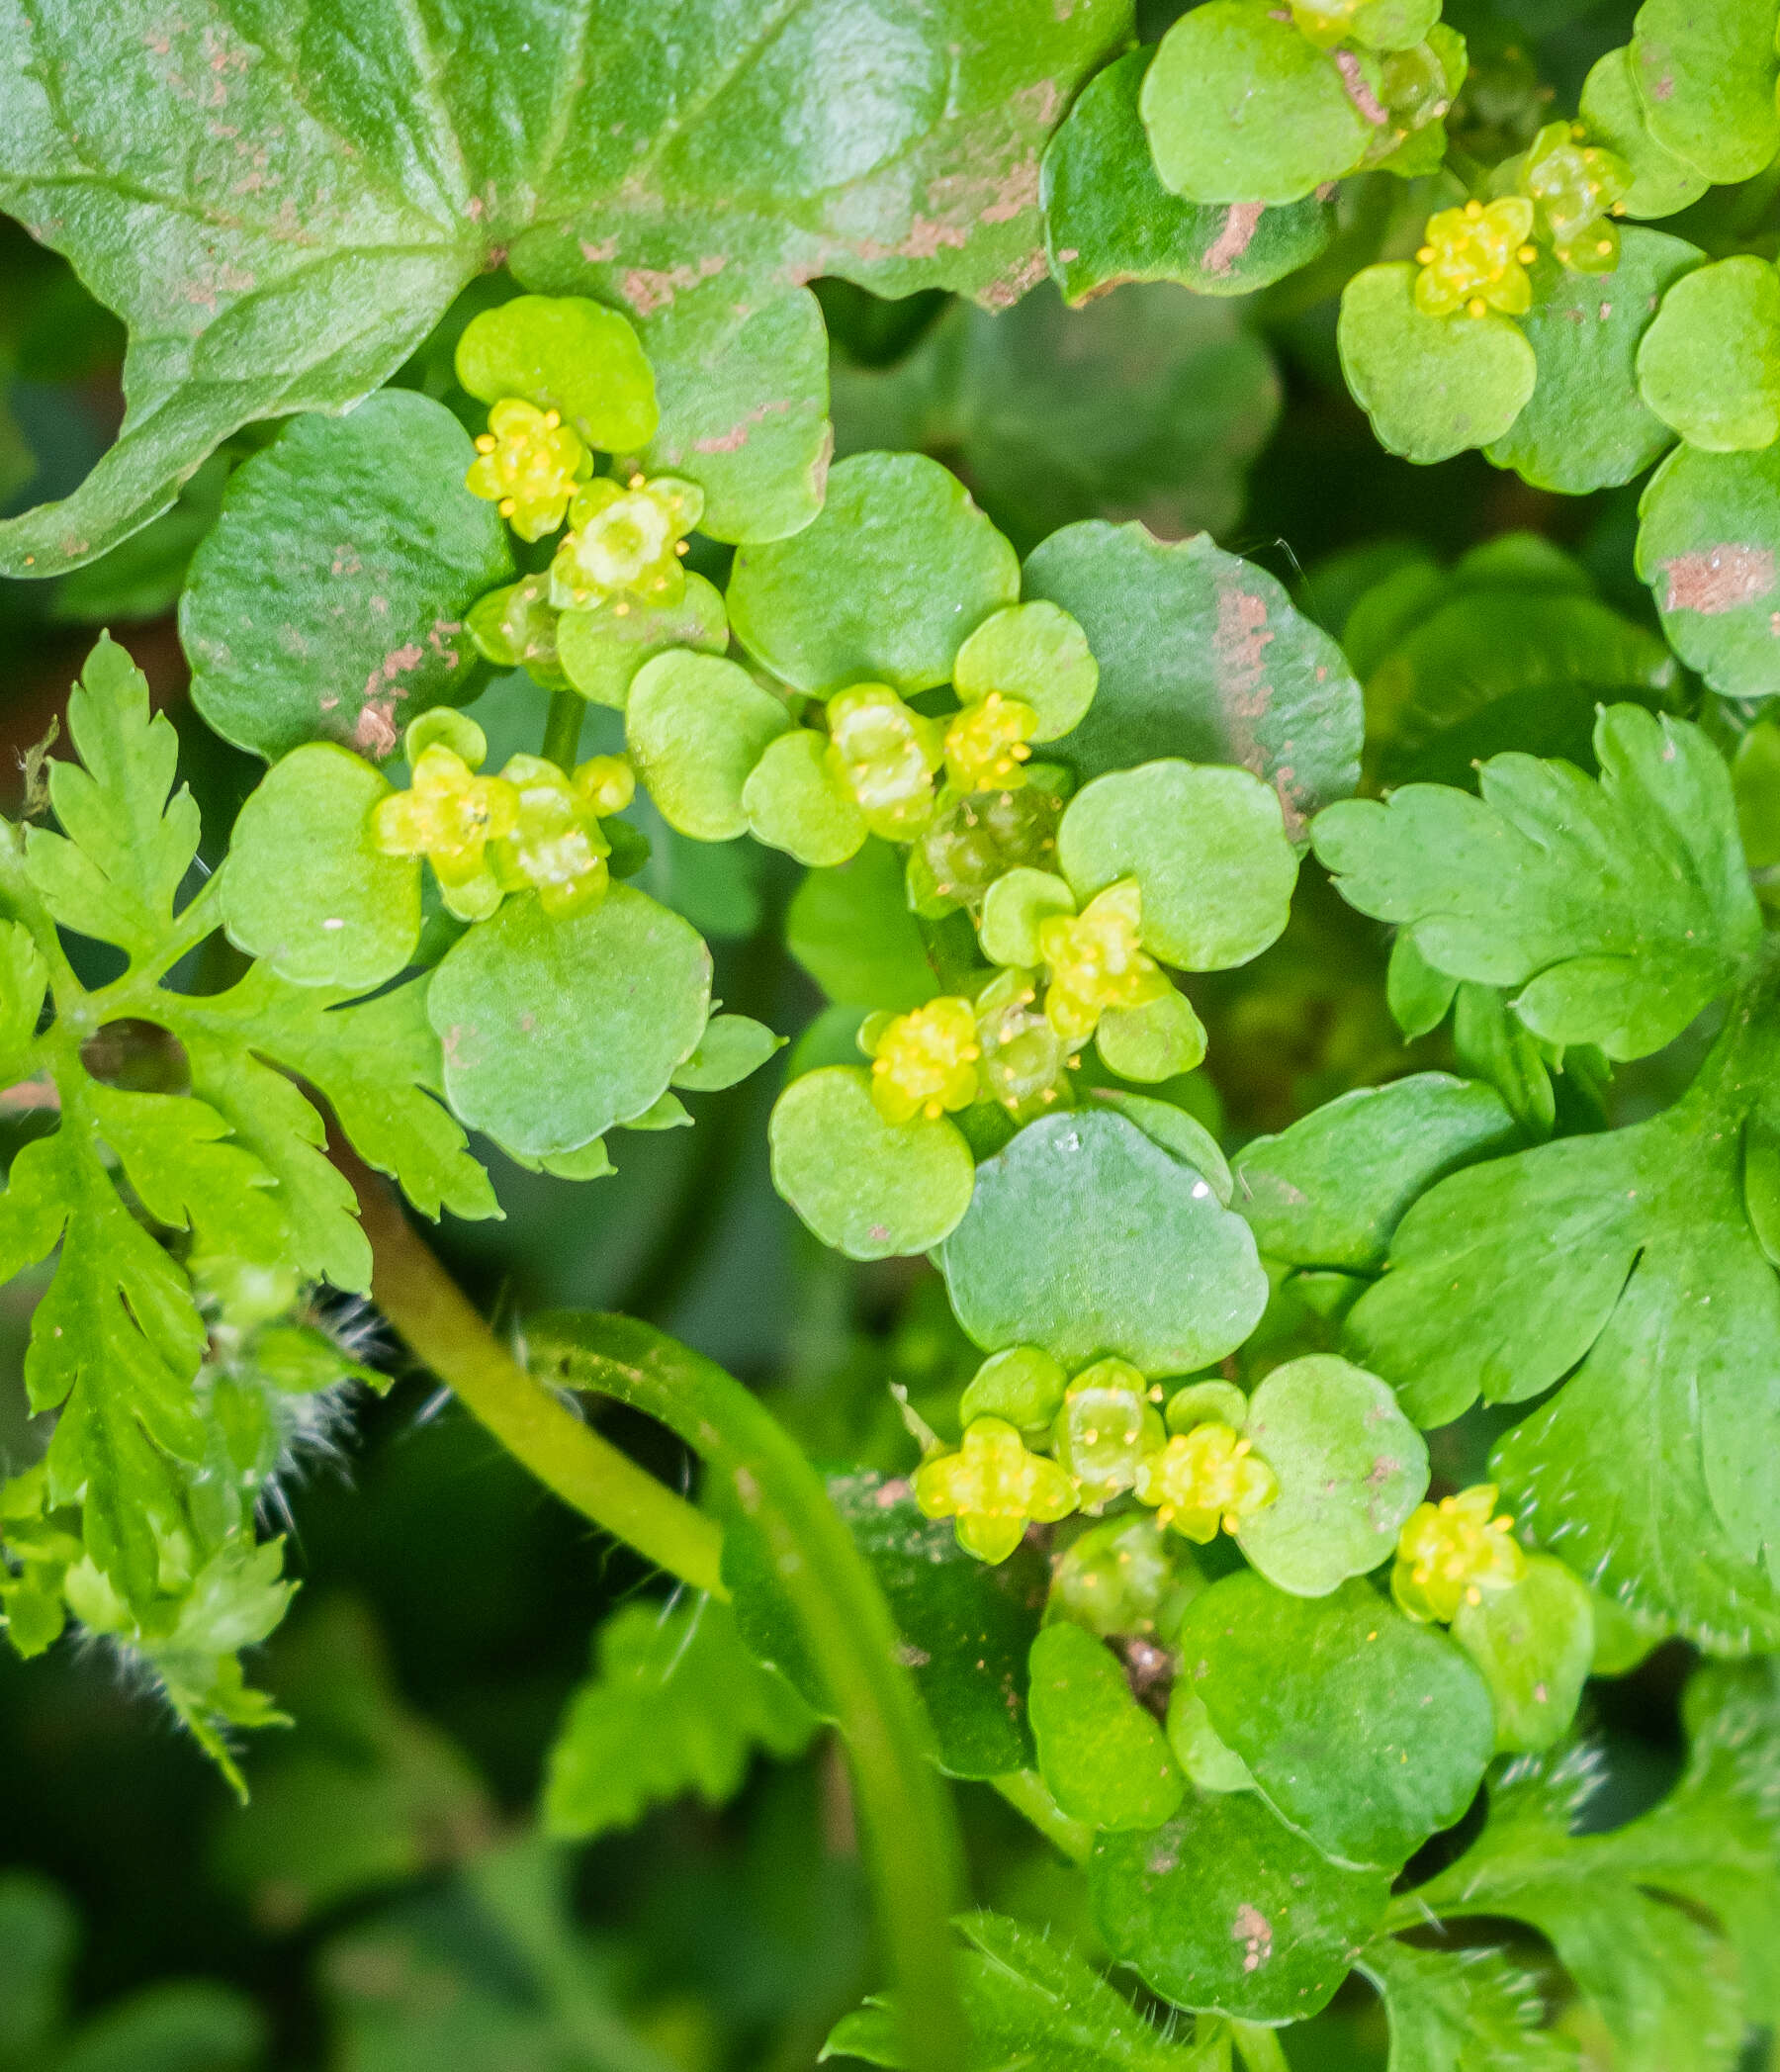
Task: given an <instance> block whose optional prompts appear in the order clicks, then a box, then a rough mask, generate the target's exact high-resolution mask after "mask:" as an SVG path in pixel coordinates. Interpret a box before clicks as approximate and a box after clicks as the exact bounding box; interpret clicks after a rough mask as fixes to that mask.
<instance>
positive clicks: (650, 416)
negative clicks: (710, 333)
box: [453, 295, 661, 453]
mask: <svg viewBox="0 0 1780 2072" xmlns="http://www.w3.org/2000/svg"><path fill="white" fill-rule="evenodd" d="M453 357H454V364H455V366H456V370H457V378H458V380H459V381H460V382H461V383H462V384H463V385H464V387H465V388H466V389H468V390H469V392H470V394H471V395H472V396H475V397H477V398H479V399H480V400H481V401H482V402H484V403H498V402H499V401H500V400H501V398H502V397H506V396H517V397H519V398H520V399H521V400H522V401H524V402H526V403H529V404H531V405H534V406H535V407H536V408H538V409H541V410H549V409H555V410H559V411H561V413H562V415H563V417H564V418H565V419H566V420H567V422H569V423H570V424H572V425H574V427H575V429H576V430H577V431H578V432H579V433H580V435H581V437H582V438H583V439H585V440H586V442H587V444H588V445H589V446H596V447H600V448H603V449H604V451H606V452H607V453H637V452H640V451H641V449H642V448H643V447H644V446H645V445H646V444H647V443H648V442H649V440H650V439H652V438H653V437H654V436H655V430H656V426H657V425H658V424H659V423H660V422H661V412H660V411H659V410H658V409H657V407H656V393H655V377H654V375H653V374H652V373H651V372H650V366H649V361H648V359H647V357H646V356H645V354H644V351H643V347H642V345H641V343H640V342H639V340H638V338H637V334H636V331H635V330H634V329H633V328H632V327H631V325H630V323H629V321H628V320H627V319H626V318H625V317H623V316H620V315H619V314H618V312H617V311H616V310H605V309H601V308H600V306H599V304H597V303H596V302H592V301H590V300H589V299H588V298H587V297H586V296H565V297H561V298H558V297H555V296H548V295H518V296H515V297H514V298H513V300H512V301H511V302H505V303H500V304H498V305H497V306H496V307H495V308H494V309H492V310H484V311H482V312H481V313H480V314H479V315H475V316H473V317H471V319H470V321H469V322H468V323H467V324H466V325H465V326H464V329H463V333H462V335H461V336H460V337H459V339H458V342H457V350H456V353H455V354H454V356H453Z"/></svg>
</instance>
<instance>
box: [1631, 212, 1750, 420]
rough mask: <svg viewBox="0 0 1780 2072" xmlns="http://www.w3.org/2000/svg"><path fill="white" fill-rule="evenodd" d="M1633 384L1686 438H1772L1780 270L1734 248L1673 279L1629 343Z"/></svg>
mask: <svg viewBox="0 0 1780 2072" xmlns="http://www.w3.org/2000/svg"><path fill="white" fill-rule="evenodd" d="M1638 386H1639V391H1640V393H1641V394H1642V395H1643V397H1644V400H1645V402H1646V404H1647V405H1649V407H1650V408H1651V409H1652V410H1654V411H1655V413H1656V414H1657V416H1658V417H1660V418H1661V419H1662V420H1663V422H1664V423H1665V424H1670V425H1673V427H1674V428H1675V430H1676V431H1678V432H1679V433H1680V434H1681V436H1682V437H1683V438H1684V439H1685V440H1686V441H1687V443H1688V444H1689V445H1690V446H1703V447H1705V448H1707V450H1708V451H1710V452H1713V453H1736V452H1745V451H1747V452H1753V451H1755V450H1756V449H1758V448H1760V447H1763V446H1771V445H1772V444H1773V443H1774V441H1775V439H1776V438H1780V274H1776V273H1775V271H1774V269H1773V267H1772V266H1770V265H1769V264H1768V262H1767V261H1766V260H1765V259H1757V258H1755V257H1753V256H1752V255H1751V254H1748V253H1744V254H1742V255H1741V256H1739V257H1737V258H1734V259H1721V260H1719V261H1718V263H1717V264H1716V265H1712V266H1700V267H1696V268H1695V269H1694V271H1692V272H1691V273H1688V274H1686V275H1684V276H1683V278H1682V279H1680V280H1678V281H1676V282H1675V283H1674V284H1673V286H1671V287H1670V289H1669V290H1668V292H1667V294H1665V295H1664V296H1663V298H1662V307H1661V309H1659V310H1658V311H1657V312H1656V315H1654V316H1653V317H1652V318H1651V319H1650V326H1649V328H1648V330H1646V332H1645V335H1644V342H1643V343H1642V344H1641V345H1640V346H1639V348H1638Z"/></svg>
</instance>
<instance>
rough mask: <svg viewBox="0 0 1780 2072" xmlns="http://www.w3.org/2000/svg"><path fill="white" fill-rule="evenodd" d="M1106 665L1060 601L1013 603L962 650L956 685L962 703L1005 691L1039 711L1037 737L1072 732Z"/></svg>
mask: <svg viewBox="0 0 1780 2072" xmlns="http://www.w3.org/2000/svg"><path fill="white" fill-rule="evenodd" d="M1099 681H1100V664H1099V663H1097V662H1096V661H1095V659H1094V657H1093V655H1092V654H1091V653H1090V652H1089V647H1088V637H1087V635H1086V634H1085V633H1084V632H1083V631H1082V629H1081V627H1080V626H1078V625H1077V624H1076V622H1075V620H1074V619H1072V618H1071V617H1070V616H1069V614H1068V612H1066V611H1062V610H1059V609H1058V607H1057V606H1056V605H1055V604H1045V603H1036V604H1011V605H1010V606H1009V607H1008V608H1007V610H1006V611H997V612H992V613H991V614H990V616H989V617H988V618H986V619H985V620H984V621H983V623H982V624H981V625H980V626H979V627H978V628H977V629H976V631H975V632H974V633H973V634H971V636H970V637H969V639H968V640H966V641H965V643H964V645H963V646H962V647H961V648H960V649H959V650H958V655H957V660H956V662H955V663H954V665H953V668H952V684H953V687H954V688H955V689H956V691H957V693H958V697H959V700H960V702H962V703H966V704H968V703H970V702H971V701H972V700H974V699H977V698H986V697H990V696H992V695H993V694H994V693H995V692H997V691H1000V693H1001V694H1002V696H1003V697H1008V698H1019V699H1020V701H1021V702H1022V703H1023V704H1025V705H1030V706H1031V708H1032V710H1033V711H1034V712H1035V713H1036V714H1037V715H1038V731H1037V733H1036V734H1035V735H1034V736H1033V739H1034V740H1037V741H1054V740H1055V739H1056V738H1057V736H1058V735H1059V734H1067V733H1068V732H1069V730H1070V729H1071V727H1073V726H1076V725H1077V724H1078V723H1079V722H1080V720H1081V718H1082V715H1083V714H1084V713H1085V712H1086V711H1087V710H1088V708H1089V706H1090V705H1092V704H1093V703H1094V689H1095V685H1096V684H1097V683H1098V682H1099Z"/></svg>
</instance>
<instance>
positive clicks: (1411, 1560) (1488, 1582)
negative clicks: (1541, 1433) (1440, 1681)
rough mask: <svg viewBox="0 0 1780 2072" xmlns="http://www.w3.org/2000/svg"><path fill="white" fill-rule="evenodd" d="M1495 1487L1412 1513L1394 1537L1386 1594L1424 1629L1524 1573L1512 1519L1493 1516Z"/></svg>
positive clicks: (1452, 1616) (1472, 1489)
mask: <svg viewBox="0 0 1780 2072" xmlns="http://www.w3.org/2000/svg"><path fill="white" fill-rule="evenodd" d="M1495 1506H1496V1487H1495V1485H1494V1484H1493V1483H1477V1484H1475V1485H1473V1486H1472V1487H1470V1488H1468V1489H1464V1490H1461V1491H1460V1493H1459V1494H1458V1495H1456V1496H1443V1497H1442V1498H1441V1499H1440V1501H1439V1502H1438V1503H1424V1504H1422V1505H1421V1506H1420V1507H1419V1508H1418V1509H1417V1510H1415V1511H1414V1512H1413V1513H1412V1514H1411V1516H1410V1518H1409V1520H1408V1522H1407V1523H1406V1524H1405V1525H1404V1527H1403V1530H1402V1532H1401V1534H1400V1535H1399V1536H1398V1539H1397V1558H1396V1566H1395V1568H1394V1569H1393V1570H1392V1571H1391V1577H1390V1592H1391V1595H1392V1596H1393V1597H1394V1598H1395V1599H1396V1601H1397V1603H1398V1605H1399V1606H1400V1607H1401V1608H1402V1609H1403V1610H1404V1611H1405V1612H1407V1613H1408V1615H1409V1617H1410V1618H1412V1619H1415V1620H1417V1621H1418V1622H1419V1623H1421V1624H1423V1625H1431V1624H1434V1623H1436V1622H1438V1623H1439V1624H1441V1625H1443V1626H1450V1625H1451V1624H1452V1622H1453V1621H1454V1620H1455V1619H1456V1618H1457V1617H1458V1616H1459V1611H1460V1607H1461V1606H1462V1605H1465V1604H1480V1603H1481V1602H1482V1601H1483V1597H1484V1594H1485V1592H1494V1591H1497V1590H1509V1589H1512V1588H1513V1587H1514V1585H1515V1584H1516V1583H1517V1582H1519V1581H1520V1580H1521V1578H1522V1577H1524V1576H1525V1575H1526V1573H1527V1557H1526V1554H1525V1553H1524V1552H1523V1550H1522V1548H1521V1544H1520V1542H1519V1541H1518V1540H1517V1539H1515V1537H1514V1520H1513V1519H1512V1518H1509V1517H1504V1516H1498V1515H1496V1507H1495Z"/></svg>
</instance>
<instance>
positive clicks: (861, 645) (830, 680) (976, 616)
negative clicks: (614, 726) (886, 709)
mask: <svg viewBox="0 0 1780 2072" xmlns="http://www.w3.org/2000/svg"><path fill="white" fill-rule="evenodd" d="M1019 594H1020V566H1019V563H1018V562H1017V561H1016V559H1015V555H1014V550H1013V548H1012V547H1010V546H1009V545H1008V543H1007V541H1006V540H1005V539H1003V538H1002V536H1001V534H1000V533H999V532H997V531H996V529H995V527H994V526H993V525H991V524H990V522H989V520H988V519H987V518H985V517H984V516H983V514H982V512H981V511H980V510H978V509H977V507H976V505H975V504H974V503H973V502H972V501H971V500H970V496H969V495H968V493H967V492H966V491H965V489H964V486H963V484H962V483H960V482H958V481H957V480H956V478H955V477H953V476H951V475H950V474H948V473H947V472H946V470H945V469H943V468H941V467H940V466H939V465H938V463H937V462H936V461H931V460H928V459H927V458H926V457H925V455H922V454H918V453H861V454H857V455H855V456H854V457H853V458H852V459H851V460H847V461H843V462H842V463H841V464H840V466H838V467H837V468H836V469H835V470H834V472H833V474H832V475H831V476H830V477H829V489H828V500H827V501H826V503H825V504H824V505H823V509H822V515H821V516H820V517H819V518H818V519H817V520H816V522H815V523H814V524H813V525H808V526H806V527H805V528H804V530H803V531H802V532H800V533H798V534H797V535H796V536H795V537H794V538H792V539H789V540H781V541H778V542H776V543H774V544H769V545H766V546H751V547H744V548H743V549H742V551H741V552H740V553H739V554H738V555H737V556H736V566H735V572H734V574H733V575H732V576H731V578H730V586H729V600H728V601H729V613H730V621H731V624H732V625H733V626H734V627H735V629H736V633H737V635H738V637H739V638H740V639H741V641H742V643H743V645H744V646H745V647H747V649H748V650H749V652H750V653H751V654H752V655H754V656H755V657H756V659H757V660H758V661H760V662H762V663H764V664H765V666H766V667H767V668H768V669H769V670H771V671H772V672H773V674H774V675H775V676H781V677H782V678H783V679H784V680H785V681H786V682H787V683H790V684H792V685H794V686H795V687H796V688H797V689H799V690H805V691H814V692H817V693H819V694H820V695H822V696H825V697H826V696H827V695H829V694H830V693H831V692H833V691H837V690H844V689H845V688H846V687H847V686H848V685H849V684H852V683H861V682H882V683H888V684H889V685H890V686H891V687H892V688H893V689H895V690H899V691H902V692H905V693H907V692H911V691H917V690H927V689H930V688H932V687H933V686H934V684H938V683H944V682H947V681H948V680H949V679H950V676H951V671H952V661H953V658H954V657H955V656H956V654H957V652H958V649H959V647H960V645H961V644H962V642H963V640H964V636H965V635H966V634H967V633H970V632H972V631H973V630H974V629H975V628H976V627H977V626H978V625H979V624H980V623H981V622H982V621H983V620H984V619H986V618H987V617H988V616H989V614H990V613H991V612H992V611H997V610H999V609H1000V608H1001V607H1002V606H1003V605H1006V604H1012V603H1013V602H1014V601H1015V599H1016V598H1017V597H1018V596H1019Z"/></svg>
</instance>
